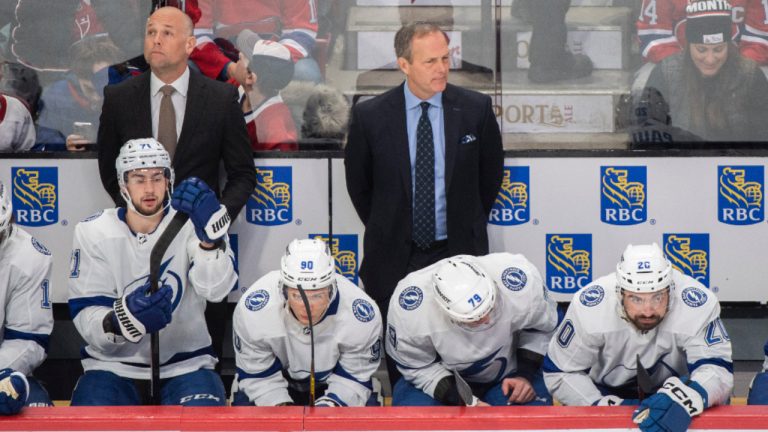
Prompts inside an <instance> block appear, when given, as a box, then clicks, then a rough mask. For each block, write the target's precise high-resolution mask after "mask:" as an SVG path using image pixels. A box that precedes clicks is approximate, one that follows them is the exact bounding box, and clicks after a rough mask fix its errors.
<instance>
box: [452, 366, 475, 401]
mask: <svg viewBox="0 0 768 432" xmlns="http://www.w3.org/2000/svg"><path fill="white" fill-rule="evenodd" d="M453 377H454V378H455V379H456V390H458V392H459V397H460V398H461V401H462V402H464V405H466V406H471V405H472V401H474V399H475V396H474V395H473V394H472V388H470V387H469V384H467V382H466V381H464V378H462V377H461V375H460V374H459V371H457V370H454V371H453Z"/></svg>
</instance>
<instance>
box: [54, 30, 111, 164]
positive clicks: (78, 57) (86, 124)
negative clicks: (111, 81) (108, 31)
mask: <svg viewBox="0 0 768 432" xmlns="http://www.w3.org/2000/svg"><path fill="white" fill-rule="evenodd" d="M70 58H71V64H70V71H69V72H68V73H67V75H66V77H65V78H64V79H62V80H59V81H56V82H54V83H53V84H51V85H50V86H49V87H47V88H46V89H45V90H43V103H44V104H45V109H44V110H43V111H42V113H41V115H40V126H43V127H47V128H51V129H54V130H58V131H59V132H60V133H61V135H62V136H64V137H66V139H65V140H64V141H60V142H58V143H50V144H53V145H56V144H58V147H56V148H55V149H56V150H64V147H63V144H65V143H66V150H70V151H82V150H85V145H86V144H92V143H95V142H96V131H97V130H98V127H99V114H100V113H101V102H102V98H103V96H102V92H103V89H104V87H105V86H106V85H107V80H108V66H109V65H110V64H113V63H115V62H116V61H118V60H119V59H120V58H121V53H120V49H119V48H117V46H115V44H114V43H112V41H111V39H110V38H109V37H107V36H94V37H88V38H85V39H83V40H81V41H79V42H77V43H76V44H74V45H73V46H72V47H71V48H70ZM51 147H52V146H51ZM51 149H54V148H51Z"/></svg>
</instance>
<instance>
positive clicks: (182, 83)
mask: <svg viewBox="0 0 768 432" xmlns="http://www.w3.org/2000/svg"><path fill="white" fill-rule="evenodd" d="M164 85H165V83H164V82H162V81H161V80H160V78H158V77H157V75H155V73H154V72H150V78H149V94H150V95H152V96H153V97H154V96H157V93H158V92H160V87H162V86H164ZM171 85H172V86H173V88H174V89H176V92H177V93H179V94H180V95H182V96H184V97H187V90H188V89H189V67H187V68H185V69H184V73H183V74H181V76H180V77H178V78H176V81H174V82H172V83H171Z"/></svg>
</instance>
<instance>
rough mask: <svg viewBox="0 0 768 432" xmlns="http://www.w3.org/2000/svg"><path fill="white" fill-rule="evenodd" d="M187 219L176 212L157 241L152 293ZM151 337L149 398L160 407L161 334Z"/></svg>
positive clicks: (151, 268)
mask: <svg viewBox="0 0 768 432" xmlns="http://www.w3.org/2000/svg"><path fill="white" fill-rule="evenodd" d="M187 219H189V215H188V214H186V213H182V212H176V214H175V215H174V216H173V219H171V221H170V222H169V223H168V226H167V227H165V231H163V233H162V234H161V235H160V238H159V239H157V243H155V245H154V246H153V247H152V252H150V254H149V292H150V293H155V292H157V290H158V289H160V287H159V285H160V267H161V266H162V264H163V255H165V251H166V250H168V246H170V245H171V242H173V239H174V238H175V237H176V234H178V233H179V231H180V230H181V228H182V227H183V226H184V224H185V223H187ZM151 337H152V339H151V340H150V349H151V359H150V363H149V365H150V367H151V368H152V381H151V382H150V386H149V397H150V400H151V403H152V404H154V405H160V333H159V332H153V333H152V335H151Z"/></svg>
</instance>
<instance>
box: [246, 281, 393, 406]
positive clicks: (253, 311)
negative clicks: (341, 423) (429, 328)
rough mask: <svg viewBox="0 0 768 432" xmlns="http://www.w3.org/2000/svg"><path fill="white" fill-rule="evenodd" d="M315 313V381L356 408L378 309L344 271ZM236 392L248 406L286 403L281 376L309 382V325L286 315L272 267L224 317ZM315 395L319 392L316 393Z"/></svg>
mask: <svg viewBox="0 0 768 432" xmlns="http://www.w3.org/2000/svg"><path fill="white" fill-rule="evenodd" d="M335 277H336V284H337V287H338V289H337V291H336V295H335V297H334V298H333V299H332V300H331V303H330V305H329V306H328V310H327V312H326V314H325V316H324V317H323V319H322V320H321V321H320V322H319V323H317V324H315V325H314V326H313V329H314V333H315V334H314V337H315V379H316V380H317V382H325V383H326V384H327V385H328V389H327V390H326V392H325V396H327V397H329V398H331V399H333V400H334V401H335V402H337V403H338V404H339V405H340V406H364V405H365V403H366V401H367V400H368V398H369V397H370V395H371V390H372V383H371V376H372V375H373V373H374V372H376V370H377V369H378V368H379V362H380V360H381V333H382V329H381V327H382V324H381V314H380V312H379V308H378V307H377V306H376V303H375V302H374V301H373V300H371V298H370V297H368V295H367V294H365V292H364V291H363V290H362V289H360V288H359V287H357V286H356V285H355V284H353V283H352V282H350V281H349V280H347V279H346V278H345V277H343V276H340V275H336V276H335ZM232 321H233V323H232V326H233V328H234V333H235V335H234V338H235V340H234V345H235V359H236V362H237V379H238V387H239V389H240V391H244V392H245V394H246V395H247V396H248V399H249V400H250V401H251V402H253V403H254V404H255V405H259V406H273V405H277V404H281V403H285V402H293V401H292V399H291V397H290V396H289V394H288V385H289V383H288V380H286V378H285V377H284V376H283V371H285V372H286V373H287V375H288V376H289V377H290V378H291V380H293V381H296V382H299V383H308V382H309V370H310V339H309V329H308V328H307V327H305V326H303V325H302V324H300V323H299V321H298V320H297V319H296V318H295V317H294V316H293V314H292V313H291V311H290V307H289V306H288V304H287V302H286V301H285V297H284V295H283V293H282V292H281V289H280V272H279V271H272V272H269V273H267V274H266V275H265V276H263V277H262V278H260V279H259V280H257V281H256V282H255V283H254V284H253V285H251V287H250V288H249V289H248V291H246V292H245V294H243V296H242V297H241V298H240V301H239V302H238V303H237V307H236V308H235V315H234V317H233V319H232ZM318 396H320V395H318Z"/></svg>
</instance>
